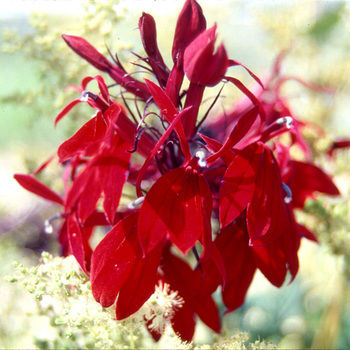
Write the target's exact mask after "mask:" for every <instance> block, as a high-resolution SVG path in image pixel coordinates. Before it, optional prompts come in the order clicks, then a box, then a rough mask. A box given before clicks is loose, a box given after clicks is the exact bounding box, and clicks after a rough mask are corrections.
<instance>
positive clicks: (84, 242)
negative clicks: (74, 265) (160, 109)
mask: <svg viewBox="0 0 350 350" xmlns="http://www.w3.org/2000/svg"><path fill="white" fill-rule="evenodd" d="M67 233H68V240H69V246H70V248H71V252H72V254H73V255H74V256H75V258H76V259H77V261H78V263H79V265H80V267H81V268H82V269H83V271H84V272H85V273H88V271H89V270H90V261H91V254H92V249H91V247H90V245H89V238H90V236H91V233H92V228H91V227H90V228H87V229H82V228H81V227H80V225H79V223H78V220H77V218H76V216H75V215H74V214H72V215H69V216H68V218H67Z"/></svg>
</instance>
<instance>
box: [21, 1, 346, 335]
mask: <svg viewBox="0 0 350 350" xmlns="http://www.w3.org/2000/svg"><path fill="white" fill-rule="evenodd" d="M139 29H140V34H141V41H142V44H143V47H144V50H145V53H146V56H145V57H142V56H140V55H137V57H139V61H138V62H140V61H141V62H142V64H138V65H139V66H140V67H143V68H144V69H145V72H147V73H149V72H151V73H152V74H153V77H152V79H149V80H148V79H144V80H143V81H141V80H136V79H135V78H133V76H132V74H129V73H128V72H126V71H125V70H124V68H123V66H122V65H121V63H120V62H119V61H117V62H113V63H112V62H110V61H109V60H108V59H107V58H106V57H104V56H103V55H102V54H100V53H99V52H98V51H97V50H96V49H95V48H94V47H93V46H92V45H91V44H90V43H88V42H87V41H86V40H85V39H83V38H79V37H75V36H70V35H63V39H64V40H65V41H66V43H67V44H68V46H69V47H70V48H71V49H72V50H73V51H74V52H75V53H77V54H78V55H80V56H81V57H82V58H83V59H85V60H87V61H88V62H89V63H90V64H92V65H93V66H94V67H95V68H96V69H98V70H100V71H102V72H104V73H107V74H108V75H109V76H110V77H111V78H112V79H113V80H114V81H115V83H116V84H117V85H119V87H120V88H121V91H122V94H120V95H118V96H120V98H112V97H111V96H112V94H110V91H111V90H112V89H113V87H111V88H108V87H107V85H106V83H105V81H104V78H103V77H102V76H100V75H97V76H95V77H86V78H85V79H83V81H82V83H81V86H80V87H77V88H76V89H77V90H78V91H79V92H80V94H81V96H80V97H78V98H76V99H75V100H73V101H72V102H70V103H69V104H68V105H67V106H66V107H65V108H64V109H63V110H62V111H61V112H60V113H59V114H58V115H57V117H56V119H55V124H57V123H58V122H59V121H60V120H61V119H62V118H64V117H65V116H66V115H67V114H69V112H70V110H71V109H72V108H74V107H75V106H76V105H77V104H79V103H87V104H88V105H89V106H90V107H91V108H92V109H93V110H94V116H93V117H92V118H91V119H89V120H88V121H87V122H86V123H85V124H84V125H83V126H82V127H81V128H80V129H79V130H78V131H77V132H76V133H75V134H74V135H73V136H72V137H70V138H69V139H68V140H66V141H65V142H63V143H62V144H61V145H60V147H59V148H58V151H57V157H58V160H59V164H60V166H62V167H63V168H64V172H63V173H64V176H63V182H64V189H65V190H64V193H63V194H58V193H57V192H55V191H54V190H52V189H50V188H49V187H47V186H46V185H45V184H43V183H41V182H40V181H39V180H37V179H36V178H35V175H37V173H38V172H41V171H43V170H44V169H45V167H46V165H47V164H48V162H45V163H44V164H43V165H42V166H41V167H39V169H38V171H37V172H34V173H33V174H31V175H22V174H17V175H15V179H16V180H17V181H18V182H19V184H20V185H21V186H22V187H24V188H25V189H27V190H29V191H31V192H33V193H35V194H36V195H38V196H41V197H42V198H45V199H46V200H48V201H51V202H54V203H56V204H58V205H60V206H61V207H62V210H61V213H60V215H59V216H60V218H61V220H62V226H61V229H60V231H59V233H58V241H59V243H60V244H61V247H62V254H63V255H70V254H73V255H74V256H75V258H76V259H77V261H78V262H79V264H80V266H81V268H82V269H83V270H84V272H85V273H86V274H87V275H89V276H90V279H91V286H92V293H93V296H94V298H95V299H96V301H97V302H99V303H100V304H101V305H102V306H103V307H109V306H111V305H113V304H116V319H117V320H121V319H124V318H126V317H128V316H130V315H131V314H133V313H135V312H136V311H137V310H139V309H140V308H141V307H142V305H143V304H144V303H145V302H146V301H147V299H148V298H149V297H150V296H151V295H152V294H153V293H154V291H155V288H158V287H157V286H160V285H163V286H165V285H166V286H167V287H166V288H167V290H171V291H173V292H174V293H176V295H177V296H178V300H181V303H180V304H181V307H176V305H174V308H173V309H172V311H171V312H170V314H171V316H172V318H171V322H172V327H173V329H174V330H175V332H177V333H178V334H179V335H180V336H181V338H182V339H183V340H187V341H190V340H191V339H192V337H193V334H194V330H195V318H196V317H199V318H200V319H201V320H202V321H203V322H204V323H205V324H206V325H207V326H208V327H210V328H211V329H212V330H214V331H215V332H220V328H221V323H220V317H219V311H218V307H217V305H216V303H215V301H214V299H213V297H212V294H213V293H214V292H215V290H216V289H217V288H218V287H219V286H221V294H222V303H223V304H224V306H225V307H226V312H231V311H233V310H235V309H236V308H238V307H239V306H240V305H242V303H243V302H244V299H245V295H246V293H247V290H248V288H249V286H250V284H251V281H252V279H253V276H254V274H255V271H256V270H257V269H259V270H260V271H261V272H262V273H263V274H264V275H265V277H266V278H267V279H268V280H269V281H270V282H271V283H272V284H273V285H275V286H277V287H280V286H281V285H282V284H283V283H284V281H285V279H286V277H287V274H288V273H289V275H290V280H291V281H292V280H293V279H294V278H295V277H296V275H297V272H298V267H299V261H298V255H297V254H298V249H299V246H300V241H301V239H302V237H306V238H308V239H310V240H314V241H317V238H316V236H315V235H314V234H313V233H312V232H310V231H309V230H308V229H307V228H305V227H303V226H302V225H300V224H299V223H298V222H297V221H296V218H295V215H294V211H295V209H301V210H302V209H303V207H304V204H305V201H306V199H308V198H311V199H312V198H313V197H314V196H315V195H316V193H317V192H322V193H325V194H328V195H335V196H336V195H339V191H338V189H337V187H336V186H335V185H334V184H333V182H332V180H331V178H330V177H329V176H328V175H327V174H325V173H324V172H323V171H322V170H321V169H320V168H318V167H317V166H316V165H314V164H312V159H311V153H310V152H309V149H308V146H307V142H306V141H305V139H304V138H303V136H302V129H303V127H305V126H306V125H305V124H304V123H302V122H300V121H299V120H298V119H297V118H295V117H294V115H293V113H292V112H291V110H290V109H289V107H288V104H287V100H286V98H285V97H283V96H282V95H281V93H280V88H279V87H280V83H281V81H283V80H284V78H281V79H279V76H278V75H279V67H280V64H281V57H280V58H279V59H278V60H277V61H276V65H275V68H274V72H273V74H272V77H271V79H270V80H268V81H267V82H266V83H265V84H263V83H262V82H261V81H260V79H259V78H258V77H257V76H256V75H255V74H254V73H253V72H251V71H250V70H249V69H248V68H247V67H245V66H244V65H243V64H242V63H240V62H238V61H237V60H234V59H230V58H228V54H227V52H226V49H225V46H224V44H222V43H221V44H220V45H217V42H216V31H217V25H216V24H215V25H214V26H212V27H211V28H209V29H206V20H205V17H204V15H203V12H202V9H201V7H200V5H199V4H198V3H197V2H196V1H195V0H186V1H185V3H184V6H183V9H182V11H181V13H180V15H179V18H178V21H177V24H176V28H175V36H174V41H173V46H172V59H173V67H167V66H166V64H165V62H164V60H163V58H162V54H161V52H160V51H159V48H158V44H157V30H156V23H155V21H154V19H153V17H152V16H151V15H150V14H147V13H142V16H141V18H140V20H139ZM232 66H241V67H243V68H244V69H246V70H247V71H248V72H249V74H250V75H251V76H252V78H253V79H254V80H255V83H256V84H257V86H258V88H259V89H260V91H259V92H258V93H256V94H254V93H253V92H251V91H250V90H249V89H248V88H247V87H246V86H245V85H244V84H243V83H242V82H241V81H239V80H238V79H237V78H235V77H233V76H231V75H230V73H229V70H228V68H229V67H232ZM185 76H186V77H187V78H188V80H189V86H188V89H183V88H182V84H183V80H184V77H185ZM148 77H149V75H148ZM92 80H95V81H96V82H97V84H98V89H99V91H97V92H96V91H95V92H91V91H89V90H88V84H89V83H90V82H91V81H92ZM284 81H285V80H284ZM225 84H233V85H235V87H237V88H238V89H239V90H240V91H241V92H242V93H243V96H244V100H242V102H239V103H237V104H236V105H233V108H232V110H230V111H225V113H223V114H222V115H217V114H215V113H213V112H211V110H209V111H208V113H207V114H206V115H205V116H203V115H200V107H201V104H202V100H203V96H204V93H205V91H206V90H207V89H210V88H211V87H214V86H219V87H221V88H223V87H224V85H225ZM125 96H128V97H131V98H126V97H125ZM267 96H270V99H268V98H267ZM271 96H272V98H271ZM218 98H219V97H217V98H216V99H215V101H214V102H213V104H215V103H216V101H217V100H218ZM130 100H131V101H134V103H135V105H134V108H132V107H131V106H129V103H130V102H128V101H130ZM135 110H136V111H137V115H135V114H136V113H134V112H132V111H135ZM281 135H284V138H283V139H284V141H283V143H282V139H281V138H280V136H281ZM286 135H287V137H286ZM295 145H296V146H298V147H300V148H301V149H302V150H303V151H304V155H305V160H304V161H302V160H294V159H293V158H292V156H291V152H290V149H291V148H292V147H294V146H295ZM343 146H346V147H347V146H348V141H346V142H345V143H334V145H333V148H332V150H331V151H332V152H333V150H335V149H336V148H339V147H343ZM130 189H132V194H131V199H130V203H129V204H127V203H125V200H122V199H123V194H126V193H127V194H128V196H129V197H130V193H131V190H130ZM124 197H126V196H124ZM213 222H216V225H212V224H213ZM98 226H105V227H107V228H109V229H108V233H107V234H106V236H105V237H104V238H103V239H102V240H101V241H100V243H99V244H98V245H97V246H96V248H95V249H92V247H91V245H90V240H91V237H92V236H93V235H94V229H95V228H96V227H98ZM213 227H219V229H218V230H214V229H213ZM191 256H192V258H195V259H196V261H197V264H196V266H195V267H194V268H193V267H191V266H193V265H190V264H189V263H188V261H187V258H189V257H191ZM168 313H169V311H167V315H164V317H165V319H167V318H169V314H168ZM152 317H153V316H150V319H149V320H148V321H147V320H146V321H145V324H146V326H147V327H148V329H149V331H150V334H151V335H152V337H153V338H154V339H155V340H158V339H159V338H160V336H161V335H162V331H163V328H162V327H157V325H156V324H154V323H155V322H153V323H152V322H151V319H152ZM157 320H158V319H157ZM158 321H159V320H158ZM158 321H157V322H158Z"/></svg>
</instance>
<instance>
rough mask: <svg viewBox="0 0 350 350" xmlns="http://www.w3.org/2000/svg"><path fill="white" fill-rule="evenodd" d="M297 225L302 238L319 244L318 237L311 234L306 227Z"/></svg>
mask: <svg viewBox="0 0 350 350" xmlns="http://www.w3.org/2000/svg"><path fill="white" fill-rule="evenodd" d="M297 225H298V228H299V232H300V234H301V236H302V237H305V238H307V239H308V240H310V241H313V242H316V243H319V241H318V238H317V236H316V235H315V234H314V233H313V232H311V231H310V230H309V229H308V228H307V227H305V226H303V225H301V224H297Z"/></svg>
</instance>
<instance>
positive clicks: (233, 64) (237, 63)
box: [229, 59, 264, 89]
mask: <svg viewBox="0 0 350 350" xmlns="http://www.w3.org/2000/svg"><path fill="white" fill-rule="evenodd" d="M234 66H241V67H243V68H244V69H245V70H246V71H247V72H248V73H249V75H250V76H251V77H252V78H253V79H254V80H255V81H256V82H257V83H258V84H259V85H260V86H261V87H262V88H263V89H264V85H263V83H262V82H261V80H260V79H259V78H258V77H257V76H256V75H255V74H254V73H253V72H252V71H251V70H250V69H249V68H247V67H246V66H245V65H244V64H242V63H241V62H238V61H236V60H232V59H230V60H229V67H234Z"/></svg>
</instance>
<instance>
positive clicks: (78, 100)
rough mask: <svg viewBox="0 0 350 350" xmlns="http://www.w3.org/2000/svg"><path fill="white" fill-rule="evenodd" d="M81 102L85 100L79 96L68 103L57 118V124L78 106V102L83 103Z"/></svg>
mask: <svg viewBox="0 0 350 350" xmlns="http://www.w3.org/2000/svg"><path fill="white" fill-rule="evenodd" d="M81 102H83V101H82V100H81V98H80V97H79V98H77V99H76V100H73V101H72V102H70V103H68V104H67V106H66V107H64V108H63V109H62V111H61V112H60V113H59V114H58V115H57V117H56V118H55V126H56V124H57V123H58V122H59V121H60V120H61V119H62V118H63V117H64V116H65V115H66V114H67V113H68V112H69V111H70V110H71V109H72V108H73V107H74V106H76V105H77V104H78V103H81Z"/></svg>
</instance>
